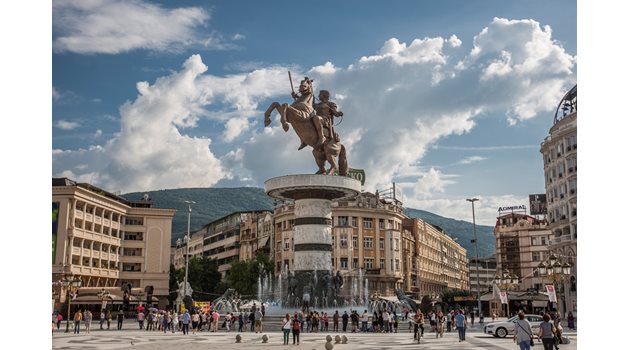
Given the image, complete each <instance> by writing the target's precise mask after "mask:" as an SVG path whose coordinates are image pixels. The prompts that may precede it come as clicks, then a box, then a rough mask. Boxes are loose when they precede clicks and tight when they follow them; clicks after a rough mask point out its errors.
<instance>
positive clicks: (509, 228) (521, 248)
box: [494, 213, 551, 291]
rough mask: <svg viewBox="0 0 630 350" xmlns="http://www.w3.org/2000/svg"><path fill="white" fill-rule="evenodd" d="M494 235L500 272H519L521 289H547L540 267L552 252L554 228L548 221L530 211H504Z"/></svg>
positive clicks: (517, 274)
mask: <svg viewBox="0 0 630 350" xmlns="http://www.w3.org/2000/svg"><path fill="white" fill-rule="evenodd" d="M494 237H495V239H496V249H497V255H496V258H497V262H496V264H497V272H498V273H499V275H501V274H503V273H504V272H507V271H509V272H510V273H512V274H514V275H516V276H518V277H519V282H520V283H519V285H518V289H519V290H521V291H525V290H527V289H528V288H533V289H538V290H540V291H544V287H543V285H542V282H541V279H540V277H538V269H537V268H538V264H540V262H541V261H544V260H545V259H547V257H548V256H549V250H548V249H547V245H548V243H549V240H550V237H551V230H550V229H549V226H548V225H547V221H546V220H539V219H537V218H535V217H532V216H529V215H526V214H519V213H508V214H504V215H501V216H499V217H498V218H497V223H496V225H495V227H494Z"/></svg>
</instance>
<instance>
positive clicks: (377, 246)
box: [274, 192, 469, 299]
mask: <svg viewBox="0 0 630 350" xmlns="http://www.w3.org/2000/svg"><path fill="white" fill-rule="evenodd" d="M293 218H294V215H293V205H292V204H284V205H281V206H278V207H277V208H276V209H275V212H274V219H275V261H276V274H279V273H285V272H286V271H291V270H292V268H293ZM332 219H333V220H332V236H333V243H332V244H333V250H332V252H333V254H332V266H333V269H334V270H336V271H341V273H342V275H344V279H345V280H348V281H351V282H350V283H354V287H352V288H354V289H356V291H357V292H359V293H360V292H361V291H362V290H363V288H364V284H363V282H364V280H365V278H367V280H368V285H367V286H368V290H369V294H370V295H381V296H392V295H394V290H395V288H401V289H402V290H403V291H404V292H405V293H407V294H410V295H413V296H415V297H416V298H418V299H420V298H421V297H422V296H424V295H428V294H431V293H432V292H434V293H438V294H439V293H441V292H442V291H444V290H446V289H448V288H453V289H464V290H467V289H469V283H468V261H467V258H466V250H465V249H464V248H463V247H461V246H460V245H459V244H458V243H456V242H455V240H453V239H452V238H451V237H449V236H448V235H446V234H444V233H443V232H442V231H441V230H440V229H439V228H437V227H435V226H432V225H430V224H428V223H426V222H424V221H422V220H420V219H408V218H407V217H406V216H405V214H404V213H403V208H402V203H401V202H400V201H397V200H395V199H391V198H388V199H383V198H380V197H379V195H378V194H371V193H367V192H364V193H361V194H360V195H359V196H358V197H357V198H356V199H354V200H351V201H338V202H334V203H333V205H332ZM360 279H363V281H360ZM357 281H359V282H357Z"/></svg>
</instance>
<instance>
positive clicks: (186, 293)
mask: <svg viewBox="0 0 630 350" xmlns="http://www.w3.org/2000/svg"><path fill="white" fill-rule="evenodd" d="M184 202H186V203H188V226H187V229H186V237H185V238H184V241H186V270H185V273H184V299H186V295H188V242H189V241H190V213H191V212H192V207H191V205H192V204H196V202H194V201H184ZM184 305H186V303H185V302H184Z"/></svg>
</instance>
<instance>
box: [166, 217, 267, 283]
mask: <svg viewBox="0 0 630 350" xmlns="http://www.w3.org/2000/svg"><path fill="white" fill-rule="evenodd" d="M267 215H270V212H269V211H267V210H258V211H239V212H234V213H231V214H228V215H226V216H224V217H222V218H219V219H217V220H215V221H212V222H210V223H208V224H206V225H204V226H203V227H202V228H201V229H199V230H197V231H195V232H192V233H191V236H190V241H189V242H188V251H189V253H188V254H189V258H192V257H195V256H199V257H201V256H203V257H208V258H210V259H216V260H217V263H218V265H219V272H220V273H221V276H222V277H225V276H226V274H227V271H228V270H229V269H230V268H231V267H232V263H233V262H236V261H239V260H241V261H242V260H248V259H247V257H249V258H253V257H254V256H255V254H256V252H257V250H258V249H259V248H262V247H264V246H265V245H266V244H267V243H266V242H263V241H259V232H261V233H263V234H266V235H267V237H269V230H270V227H271V225H270V224H269V220H270V219H269V218H268V217H267V218H265V217H266V216H267ZM265 224H266V226H265ZM242 238H243V241H241V239H242ZM242 244H243V245H244V246H245V247H243V246H242ZM185 247H186V244H185V242H183V241H180V244H179V245H178V246H176V251H175V257H174V261H175V268H177V269H179V268H182V267H184V266H185V256H184V251H185ZM241 253H242V254H243V255H244V256H245V257H241Z"/></svg>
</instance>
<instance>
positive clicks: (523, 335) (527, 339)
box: [514, 311, 534, 350]
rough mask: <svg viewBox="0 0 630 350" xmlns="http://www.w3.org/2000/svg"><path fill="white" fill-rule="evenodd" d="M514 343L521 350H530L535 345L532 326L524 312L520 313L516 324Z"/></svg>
mask: <svg viewBox="0 0 630 350" xmlns="http://www.w3.org/2000/svg"><path fill="white" fill-rule="evenodd" d="M514 342H515V343H516V344H518V346H519V347H520V349H521V350H530V349H531V345H532V344H534V335H533V332H532V326H531V324H530V323H529V321H528V320H526V319H525V314H524V313H523V311H521V312H519V313H518V320H516V322H515V323H514Z"/></svg>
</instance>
